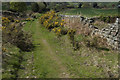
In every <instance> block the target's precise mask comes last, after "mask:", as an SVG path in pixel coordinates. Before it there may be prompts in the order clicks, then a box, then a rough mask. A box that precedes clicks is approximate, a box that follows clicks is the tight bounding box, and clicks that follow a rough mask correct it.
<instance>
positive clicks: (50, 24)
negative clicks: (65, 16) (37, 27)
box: [39, 10, 64, 29]
mask: <svg viewBox="0 0 120 80" xmlns="http://www.w3.org/2000/svg"><path fill="white" fill-rule="evenodd" d="M39 21H40V23H41V24H43V26H44V27H46V28H47V29H53V28H55V27H63V24H64V20H61V18H60V17H59V16H58V15H57V14H56V13H55V11H53V10H52V11H50V12H47V13H46V14H44V15H42V16H41V17H40V19H39Z"/></svg>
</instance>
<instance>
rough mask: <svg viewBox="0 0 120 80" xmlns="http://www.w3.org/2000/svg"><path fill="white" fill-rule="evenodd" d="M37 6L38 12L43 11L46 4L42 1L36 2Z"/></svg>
mask: <svg viewBox="0 0 120 80" xmlns="http://www.w3.org/2000/svg"><path fill="white" fill-rule="evenodd" d="M37 4H38V6H39V12H43V11H45V10H46V6H47V5H46V4H45V3H44V2H37Z"/></svg>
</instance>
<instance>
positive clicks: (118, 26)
mask: <svg viewBox="0 0 120 80" xmlns="http://www.w3.org/2000/svg"><path fill="white" fill-rule="evenodd" d="M60 16H61V17H62V18H63V19H64V18H65V17H68V18H79V20H80V22H82V23H83V24H84V25H86V24H88V27H89V28H91V29H92V33H91V35H98V34H99V35H100V36H101V37H102V38H106V39H107V43H108V45H110V46H111V47H113V48H114V49H117V50H120V19H119V18H116V22H115V23H113V24H108V26H106V27H105V28H102V29H98V27H97V26H94V25H93V24H92V23H94V18H87V17H86V18H85V17H83V16H80V15H60Z"/></svg>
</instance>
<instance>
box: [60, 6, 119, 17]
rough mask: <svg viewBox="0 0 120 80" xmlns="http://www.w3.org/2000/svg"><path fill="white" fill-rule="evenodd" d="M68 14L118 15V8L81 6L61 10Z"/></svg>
mask: <svg viewBox="0 0 120 80" xmlns="http://www.w3.org/2000/svg"><path fill="white" fill-rule="evenodd" d="M60 13H61V14H66V15H83V16H85V17H97V16H100V15H103V16H116V15H118V10H117V9H93V8H80V9H68V10H65V11H62V12H60Z"/></svg>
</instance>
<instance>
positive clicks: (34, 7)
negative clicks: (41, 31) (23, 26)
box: [31, 3, 39, 12]
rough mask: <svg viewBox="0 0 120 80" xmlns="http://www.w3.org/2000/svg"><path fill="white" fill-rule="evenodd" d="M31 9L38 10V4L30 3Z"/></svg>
mask: <svg viewBox="0 0 120 80" xmlns="http://www.w3.org/2000/svg"><path fill="white" fill-rule="evenodd" d="M31 6H32V11H33V12H38V11H39V6H38V4H37V3H32V5H31Z"/></svg>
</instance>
